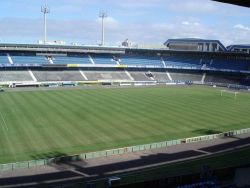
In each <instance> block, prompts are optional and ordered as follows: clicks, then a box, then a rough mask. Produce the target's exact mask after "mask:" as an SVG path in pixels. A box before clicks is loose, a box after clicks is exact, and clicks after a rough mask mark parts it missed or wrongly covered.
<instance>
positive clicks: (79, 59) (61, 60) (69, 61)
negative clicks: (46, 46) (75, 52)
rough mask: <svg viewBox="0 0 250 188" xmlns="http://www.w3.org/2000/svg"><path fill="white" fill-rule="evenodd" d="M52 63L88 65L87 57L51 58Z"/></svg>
mask: <svg viewBox="0 0 250 188" xmlns="http://www.w3.org/2000/svg"><path fill="white" fill-rule="evenodd" d="M52 61H53V62H54V63H55V64H90V63H91V62H90V60H89V58H88V56H87V55H86V56H83V55H81V56H53V57H52Z"/></svg>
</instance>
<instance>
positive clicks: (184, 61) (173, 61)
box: [163, 56, 202, 69]
mask: <svg viewBox="0 0 250 188" xmlns="http://www.w3.org/2000/svg"><path fill="white" fill-rule="evenodd" d="M163 60H164V61H165V64H166V66H167V67H179V68H182V67H189V68H196V69H201V68H202V63H201V62H202V60H201V58H197V57H185V56H170V57H163Z"/></svg>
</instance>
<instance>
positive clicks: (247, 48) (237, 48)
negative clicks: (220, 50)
mask: <svg viewBox="0 0 250 188" xmlns="http://www.w3.org/2000/svg"><path fill="white" fill-rule="evenodd" d="M227 50H228V51H231V52H243V53H249V54H250V44H236V45H230V46H228V47H227Z"/></svg>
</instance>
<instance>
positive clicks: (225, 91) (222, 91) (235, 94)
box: [220, 90, 239, 99]
mask: <svg viewBox="0 0 250 188" xmlns="http://www.w3.org/2000/svg"><path fill="white" fill-rule="evenodd" d="M225 94H232V95H234V99H236V98H237V95H238V94H239V92H238V91H230V90H220V96H223V95H225Z"/></svg>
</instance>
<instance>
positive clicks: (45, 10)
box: [41, 4, 50, 44]
mask: <svg viewBox="0 0 250 188" xmlns="http://www.w3.org/2000/svg"><path fill="white" fill-rule="evenodd" d="M41 12H42V13H43V19H44V41H43V43H44V44H47V14H49V13H50V8H49V6H48V5H47V4H45V5H43V6H41Z"/></svg>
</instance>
